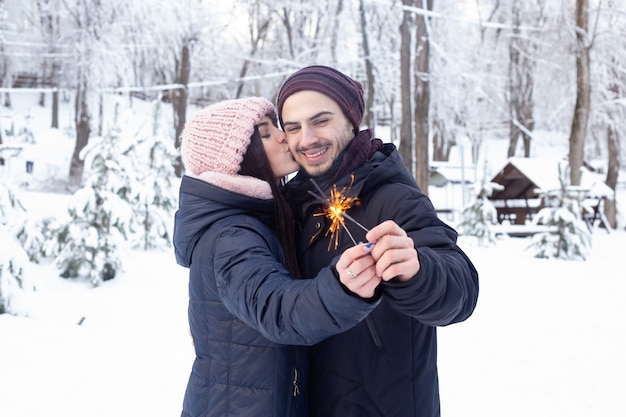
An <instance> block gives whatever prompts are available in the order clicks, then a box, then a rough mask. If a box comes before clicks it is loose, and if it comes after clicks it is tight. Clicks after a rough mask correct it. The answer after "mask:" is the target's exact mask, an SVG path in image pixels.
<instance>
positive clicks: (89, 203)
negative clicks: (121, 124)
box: [55, 126, 135, 286]
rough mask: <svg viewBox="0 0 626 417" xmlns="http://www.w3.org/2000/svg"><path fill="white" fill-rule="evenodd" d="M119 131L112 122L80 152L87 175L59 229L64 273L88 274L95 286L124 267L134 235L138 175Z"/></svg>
mask: <svg viewBox="0 0 626 417" xmlns="http://www.w3.org/2000/svg"><path fill="white" fill-rule="evenodd" d="M119 133H120V132H119V128H118V127H117V126H116V127H113V128H112V129H111V130H110V132H109V134H108V135H107V136H105V137H104V138H99V139H94V140H92V141H90V143H89V145H88V146H87V147H85V148H84V149H83V152H81V158H83V159H84V161H85V168H86V170H87V171H86V172H88V174H89V176H88V177H87V180H86V181H85V184H84V186H83V187H82V188H80V189H79V190H78V191H76V192H75V193H74V196H73V198H72V200H71V201H70V205H69V208H68V212H69V217H70V220H69V223H68V224H65V225H63V226H62V227H61V228H60V229H59V230H58V232H57V237H58V240H59V241H60V242H61V246H62V248H61V250H60V253H59V255H58V256H57V257H56V259H55V262H56V264H57V265H58V266H59V268H60V269H61V276H63V277H65V278H68V277H78V276H84V277H88V278H89V280H90V281H91V283H92V284H93V285H94V286H97V285H100V284H101V283H102V281H106V280H108V279H112V278H114V277H115V275H116V273H117V272H118V271H121V268H122V261H121V258H120V251H121V250H122V249H123V248H125V247H127V243H126V241H127V239H128V237H129V234H130V226H131V217H132V210H131V206H130V200H129V199H130V198H131V195H130V190H131V189H132V188H133V185H134V181H135V178H134V176H133V174H132V173H133V166H132V161H131V160H130V159H129V158H127V157H125V150H124V149H121V147H120V136H119Z"/></svg>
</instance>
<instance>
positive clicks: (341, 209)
mask: <svg viewBox="0 0 626 417" xmlns="http://www.w3.org/2000/svg"><path fill="white" fill-rule="evenodd" d="M311 182H312V183H313V185H314V186H315V188H316V189H317V191H318V192H319V195H318V194H316V193H314V192H312V191H309V194H311V195H312V196H314V197H315V198H316V199H318V200H319V201H321V202H323V203H324V204H325V205H326V206H325V207H324V210H323V211H322V212H321V213H315V214H314V216H325V217H326V218H328V219H329V220H330V226H329V227H328V230H327V231H326V234H325V235H324V236H328V235H329V234H330V241H329V242H328V250H330V246H331V245H332V243H333V241H334V242H335V249H337V246H338V245H339V230H340V227H341V228H343V229H344V230H345V231H346V233H347V234H348V236H349V237H350V240H352V243H354V245H355V246H356V245H357V242H356V240H355V239H354V236H352V233H350V230H348V228H347V227H346V224H345V223H346V219H348V220H350V221H351V222H352V223H354V224H356V225H357V226H359V227H360V228H361V229H363V230H365V232H368V231H369V230H368V229H367V228H366V227H365V226H363V225H362V224H361V223H359V222H357V221H356V220H355V219H354V218H352V217H350V216H349V215H348V213H346V211H347V210H348V209H350V208H351V207H353V206H358V205H359V204H360V202H359V199H358V197H348V196H346V195H345V192H346V191H347V190H349V189H350V187H352V183H353V182H354V176H352V181H351V182H350V185H349V186H348V187H344V188H342V189H341V190H337V186H336V185H333V189H332V190H331V191H330V198H328V199H327V198H324V192H323V191H322V189H321V188H320V187H319V186H318V185H317V183H316V182H315V181H314V180H313V179H312V178H311Z"/></svg>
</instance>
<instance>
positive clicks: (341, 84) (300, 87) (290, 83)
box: [276, 65, 365, 134]
mask: <svg viewBox="0 0 626 417" xmlns="http://www.w3.org/2000/svg"><path fill="white" fill-rule="evenodd" d="M304 90H313V91H317V92H318V93H322V94H324V95H326V96H328V97H330V98H331V99H333V101H335V102H336V103H337V104H338V105H339V107H340V108H341V110H342V111H343V113H344V114H345V115H346V117H347V118H348V120H349V121H350V123H352V127H353V128H354V133H355V134H356V133H358V132H359V129H360V127H361V121H362V120H363V112H364V109H365V102H364V99H363V86H362V85H361V83H360V82H358V81H356V80H353V79H352V78H350V77H348V76H347V75H345V74H344V73H342V72H339V71H337V70H336V69H334V68H330V67H326V66H323V65H313V66H310V67H305V68H302V69H301V70H298V71H296V72H294V73H293V74H292V75H291V76H289V78H287V80H285V82H284V83H283V85H282V87H281V88H280V91H279V92H278V103H277V106H276V107H277V108H278V120H280V124H281V125H282V124H283V114H282V113H283V105H284V104H285V100H287V97H289V96H290V95H292V94H294V93H297V92H298V91H304Z"/></svg>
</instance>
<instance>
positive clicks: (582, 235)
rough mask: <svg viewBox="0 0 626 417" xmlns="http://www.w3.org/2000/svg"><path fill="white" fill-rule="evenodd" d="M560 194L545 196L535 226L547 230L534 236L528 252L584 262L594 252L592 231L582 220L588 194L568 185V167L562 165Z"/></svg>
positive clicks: (560, 168)
mask: <svg viewBox="0 0 626 417" xmlns="http://www.w3.org/2000/svg"><path fill="white" fill-rule="evenodd" d="M559 182H560V188H559V189H558V190H552V191H547V192H546V193H545V194H544V195H543V200H544V204H546V207H544V208H542V209H541V210H540V211H539V213H537V215H536V216H535V217H534V218H533V224H535V225H545V226H547V227H548V230H547V231H545V232H541V233H537V234H535V235H534V236H533V238H532V241H531V244H530V245H529V246H528V249H530V250H532V251H533V252H534V254H535V257H536V258H558V259H568V260H585V259H587V256H588V254H589V251H590V249H591V230H590V229H589V226H588V225H587V223H585V221H584V220H583V219H582V212H583V205H582V201H583V200H584V197H585V191H584V190H579V189H577V188H576V187H572V186H570V185H569V167H568V166H565V165H559Z"/></svg>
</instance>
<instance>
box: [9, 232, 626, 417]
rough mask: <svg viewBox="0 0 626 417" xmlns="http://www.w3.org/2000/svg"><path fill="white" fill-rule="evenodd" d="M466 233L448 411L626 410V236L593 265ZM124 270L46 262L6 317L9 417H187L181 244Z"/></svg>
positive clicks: (449, 347)
mask: <svg viewBox="0 0 626 417" xmlns="http://www.w3.org/2000/svg"><path fill="white" fill-rule="evenodd" d="M461 242H462V243H463V247H464V248H465V249H466V251H467V253H468V254H469V255H470V256H471V258H472V259H473V260H474V262H475V264H476V266H477V268H478V270H479V272H480V282H481V293H480V298H479V303H478V307H477V309H476V311H475V313H474V315H473V316H472V317H471V318H470V319H469V320H467V321H466V322H464V323H461V324H456V325H452V326H449V327H445V328H442V329H440V331H439V339H440V342H439V368H440V380H441V381H440V383H441V398H442V415H443V416H445V417H468V416H469V417H502V416H507V417H517V416H519V417H528V416H546V417H555V416H568V417H621V416H624V415H626V405H625V403H624V401H623V398H624V396H625V395H626V384H624V375H626V359H625V358H624V352H626V334H625V331H624V325H623V320H624V317H626V280H625V279H624V274H623V268H624V262H623V259H622V257H623V248H624V247H626V232H613V233H611V234H610V235H607V234H606V232H604V231H602V230H596V231H595V233H594V247H593V250H592V254H591V257H590V259H589V260H588V261H586V262H580V261H555V260H551V261H548V260H540V259H534V258H532V257H531V256H530V254H529V253H528V252H525V251H524V246H525V245H526V244H527V243H528V241H527V240H526V239H504V240H501V241H500V242H499V243H498V245H497V246H495V247H492V248H482V247H477V246H474V245H473V242H470V241H467V242H464V241H463V240H461ZM125 268H126V271H125V273H123V274H122V275H120V276H118V277H116V278H115V279H113V280H111V281H107V282H105V283H104V284H103V285H102V286H101V287H99V288H92V287H91V285H90V284H89V283H87V282H81V281H77V280H65V279H62V278H59V277H58V276H56V275H55V273H54V270H53V269H52V268H51V267H50V266H49V265H41V266H37V268H36V269H37V272H36V280H35V282H36V286H37V291H36V293H35V294H34V295H33V297H32V299H31V304H30V306H31V307H30V311H31V317H30V318H20V317H14V316H10V315H6V314H4V315H0V334H1V335H2V343H0V369H1V370H2V372H0V392H1V393H2V400H0V415H1V416H12V417H34V416H40V415H50V416H61V415H62V416H64V417H85V416H89V417H112V416H130V415H140V416H163V417H165V416H173V415H179V414H180V408H181V402H182V397H183V392H184V388H185V384H186V381H187V376H188V373H189V370H190V366H191V361H192V360H193V347H192V345H191V340H190V337H189V334H188V327H187V322H186V308H187V304H186V303H187V293H186V291H187V289H186V283H187V279H186V277H187V273H186V270H184V269H183V268H180V267H178V266H177V265H176V264H175V261H174V258H173V254H172V253H171V252H170V251H156V252H140V251H137V252H131V253H129V254H128V259H127V262H126V263H125ZM81 321H82V324H80V325H79V323H80V322H81Z"/></svg>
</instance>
